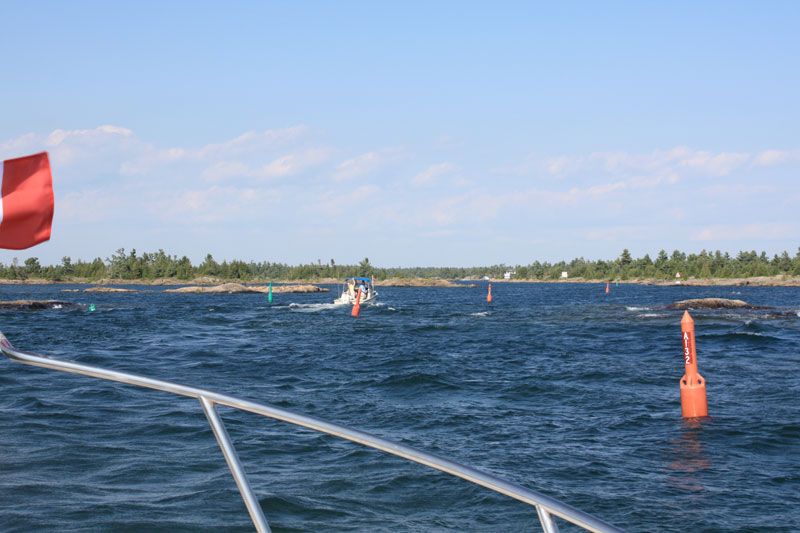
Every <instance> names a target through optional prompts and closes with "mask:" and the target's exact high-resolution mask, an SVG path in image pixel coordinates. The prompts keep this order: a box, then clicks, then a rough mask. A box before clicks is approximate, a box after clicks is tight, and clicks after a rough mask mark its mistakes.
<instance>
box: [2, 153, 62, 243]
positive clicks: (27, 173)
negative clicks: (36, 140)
mask: <svg viewBox="0 0 800 533" xmlns="http://www.w3.org/2000/svg"><path fill="white" fill-rule="evenodd" d="M2 178H3V181H2V184H3V185H2V196H3V197H2V204H0V220H1V221H2V222H0V248H8V249H11V250H22V249H24V248H30V247H31V246H33V245H35V244H39V243H40V242H44V241H47V240H49V239H50V225H51V223H52V222H53V207H54V205H55V201H54V200H53V177H52V175H51V174H50V161H49V160H48V159H47V152H42V153H41V154H34V155H29V156H27V157H19V158H17V159H8V160H6V161H3V176H2Z"/></svg>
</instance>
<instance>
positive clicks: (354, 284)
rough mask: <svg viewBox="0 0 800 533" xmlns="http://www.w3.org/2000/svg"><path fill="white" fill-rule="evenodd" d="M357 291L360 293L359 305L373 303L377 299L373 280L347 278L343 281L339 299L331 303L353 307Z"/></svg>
mask: <svg viewBox="0 0 800 533" xmlns="http://www.w3.org/2000/svg"><path fill="white" fill-rule="evenodd" d="M359 291H361V299H360V300H359V301H360V303H362V304H363V303H370V302H374V301H375V300H376V299H377V298H378V291H376V290H375V285H374V282H373V280H371V279H370V278H357V277H354V278H347V279H346V280H344V283H343V284H342V286H341V288H340V290H339V297H338V298H336V299H335V300H334V301H333V303H335V304H348V305H353V304H355V303H356V298H357V297H358V294H359Z"/></svg>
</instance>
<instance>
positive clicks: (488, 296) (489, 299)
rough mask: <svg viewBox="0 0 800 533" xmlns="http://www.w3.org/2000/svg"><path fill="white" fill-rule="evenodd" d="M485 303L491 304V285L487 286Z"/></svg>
mask: <svg viewBox="0 0 800 533" xmlns="http://www.w3.org/2000/svg"><path fill="white" fill-rule="evenodd" d="M486 301H487V302H491V301H492V284H491V283H490V284H489V294H487V295H486Z"/></svg>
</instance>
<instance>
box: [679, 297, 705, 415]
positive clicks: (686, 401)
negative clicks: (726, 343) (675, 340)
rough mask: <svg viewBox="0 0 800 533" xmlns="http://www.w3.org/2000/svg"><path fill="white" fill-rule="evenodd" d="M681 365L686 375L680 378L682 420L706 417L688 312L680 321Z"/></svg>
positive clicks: (702, 382) (702, 388)
mask: <svg viewBox="0 0 800 533" xmlns="http://www.w3.org/2000/svg"><path fill="white" fill-rule="evenodd" d="M681 333H682V336H683V363H684V365H685V367H686V373H685V374H684V375H683V377H682V378H681V413H682V414H683V417H684V418H696V417H698V416H708V400H707V399H706V380H705V379H703V376H701V375H700V374H699V373H698V372H697V348H696V346H695V340H694V320H692V317H691V315H690V314H689V311H685V312H684V313H683V319H682V320H681Z"/></svg>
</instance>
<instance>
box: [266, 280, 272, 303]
mask: <svg viewBox="0 0 800 533" xmlns="http://www.w3.org/2000/svg"><path fill="white" fill-rule="evenodd" d="M267 301H268V302H269V303H272V283H270V284H269V295H268V296H267Z"/></svg>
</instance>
